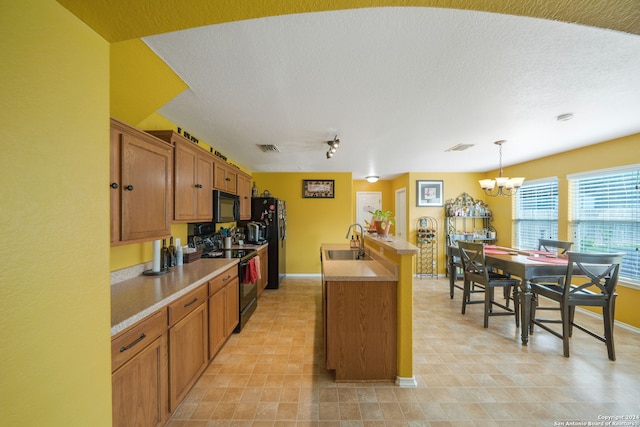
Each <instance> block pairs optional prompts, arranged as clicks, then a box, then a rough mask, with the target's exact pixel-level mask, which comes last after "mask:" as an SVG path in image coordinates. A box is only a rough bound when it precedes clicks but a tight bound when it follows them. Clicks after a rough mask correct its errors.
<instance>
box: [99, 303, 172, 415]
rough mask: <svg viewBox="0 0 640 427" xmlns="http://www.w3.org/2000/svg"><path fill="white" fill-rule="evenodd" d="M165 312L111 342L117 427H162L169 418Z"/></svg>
mask: <svg viewBox="0 0 640 427" xmlns="http://www.w3.org/2000/svg"><path fill="white" fill-rule="evenodd" d="M166 312H167V311H166V309H162V310H160V311H159V312H157V313H155V314H152V315H151V316H149V317H147V318H146V319H144V320H142V321H140V322H139V323H137V324H136V325H134V326H133V327H131V328H130V329H128V330H127V331H125V332H123V333H121V334H119V335H118V336H116V337H114V338H113V339H112V341H111V364H112V375H111V381H112V387H111V393H112V413H113V425H114V426H118V427H120V426H122V427H129V426H162V425H164V423H165V421H166V420H167V419H168V417H169V408H168V401H169V399H168V392H167V384H168V379H169V376H168V373H167V334H166V331H167V314H166Z"/></svg>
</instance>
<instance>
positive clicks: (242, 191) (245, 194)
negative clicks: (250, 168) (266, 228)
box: [238, 172, 251, 220]
mask: <svg viewBox="0 0 640 427" xmlns="http://www.w3.org/2000/svg"><path fill="white" fill-rule="evenodd" d="M238 196H240V219H242V220H249V219H251V177H250V176H249V175H245V174H244V173H242V172H239V173H238Z"/></svg>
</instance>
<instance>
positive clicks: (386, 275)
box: [321, 243, 398, 281]
mask: <svg viewBox="0 0 640 427" xmlns="http://www.w3.org/2000/svg"><path fill="white" fill-rule="evenodd" d="M345 249H346V250H349V249H350V247H349V245H348V244H346V243H323V244H322V245H321V251H322V274H323V278H324V280H325V281H388V280H398V274H397V267H396V266H395V264H393V263H392V262H390V261H389V260H387V259H385V258H384V257H382V256H380V255H378V254H376V253H374V252H369V251H368V249H366V248H365V250H366V251H367V253H368V254H369V255H371V257H372V258H373V259H371V260H357V261H351V260H330V259H327V257H326V254H325V253H324V252H325V251H327V250H345Z"/></svg>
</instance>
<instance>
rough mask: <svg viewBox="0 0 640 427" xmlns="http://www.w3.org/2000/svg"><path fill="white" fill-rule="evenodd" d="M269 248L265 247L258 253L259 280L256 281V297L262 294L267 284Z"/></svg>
mask: <svg viewBox="0 0 640 427" xmlns="http://www.w3.org/2000/svg"><path fill="white" fill-rule="evenodd" d="M268 249H269V247H268V246H265V247H264V248H262V249H260V250H259V251H258V256H259V257H260V279H259V280H258V297H260V294H262V291H263V290H264V289H265V288H266V287H267V285H268V284H269V251H268Z"/></svg>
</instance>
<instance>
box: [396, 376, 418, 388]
mask: <svg viewBox="0 0 640 427" xmlns="http://www.w3.org/2000/svg"><path fill="white" fill-rule="evenodd" d="M396 385H397V386H398V387H401V388H415V387H418V382H417V381H416V379H415V377H409V378H407V377H396Z"/></svg>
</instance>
